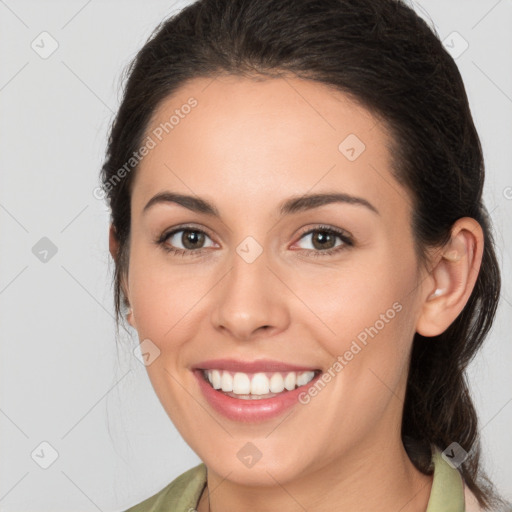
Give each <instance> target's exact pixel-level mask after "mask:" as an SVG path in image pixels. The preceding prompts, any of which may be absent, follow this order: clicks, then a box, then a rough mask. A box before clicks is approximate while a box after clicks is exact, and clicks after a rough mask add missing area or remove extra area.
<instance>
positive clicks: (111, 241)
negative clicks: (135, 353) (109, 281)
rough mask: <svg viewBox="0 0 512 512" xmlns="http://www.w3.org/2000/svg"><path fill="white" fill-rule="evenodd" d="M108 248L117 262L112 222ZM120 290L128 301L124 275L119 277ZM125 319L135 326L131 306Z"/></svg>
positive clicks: (117, 243)
mask: <svg viewBox="0 0 512 512" xmlns="http://www.w3.org/2000/svg"><path fill="white" fill-rule="evenodd" d="M108 249H109V251H110V254H111V256H112V258H113V260H114V261H115V262H116V265H117V264H118V263H117V262H118V256H119V239H118V238H117V234H116V230H115V228H114V225H113V224H110V230H109V234H108ZM121 290H122V292H123V295H124V296H125V297H126V300H127V301H128V302H129V299H128V297H129V295H128V286H127V283H126V282H125V279H124V276H122V277H121ZM126 320H127V321H128V323H129V324H130V325H131V326H132V327H134V328H135V319H134V317H133V310H132V308H131V307H129V309H128V313H127V314H126Z"/></svg>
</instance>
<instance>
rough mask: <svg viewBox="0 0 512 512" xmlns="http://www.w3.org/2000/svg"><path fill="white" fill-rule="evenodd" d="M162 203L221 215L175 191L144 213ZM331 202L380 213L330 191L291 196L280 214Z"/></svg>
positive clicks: (156, 200) (362, 201)
mask: <svg viewBox="0 0 512 512" xmlns="http://www.w3.org/2000/svg"><path fill="white" fill-rule="evenodd" d="M160 203H174V204H178V205H181V206H183V207H184V208H187V209H188V210H191V211H193V212H197V213H203V214H205V215H210V216H213V217H219V218H220V213H219V210H218V209H217V208H216V207H215V205H214V204H212V203H210V202H208V201H206V200H205V199H201V198H200V197H195V196H189V195H185V194H177V193H175V192H169V191H164V192H160V193H158V194H156V195H155V196H153V197H152V198H151V199H150V200H149V201H148V203H147V204H146V206H144V208H143V210H142V213H143V214H144V213H145V212H147V211H148V210H149V209H150V208H151V207H152V206H154V205H156V204H160ZM331 203H345V204H351V205H356V206H364V207H366V208H367V209H368V210H370V211H372V212H374V213H376V214H377V215H380V213H379V211H378V210H377V208H375V206H373V205H372V204H371V203H370V202H369V201H367V200H366V199H363V198H362V197H357V196H352V195H349V194H344V193H328V194H325V193H324V194H305V195H301V196H294V197H290V198H289V199H287V200H285V201H284V202H282V203H281V204H280V207H279V213H280V216H284V215H290V214H294V213H298V212H302V211H305V210H312V209H314V208H319V207H320V206H324V205H327V204H331Z"/></svg>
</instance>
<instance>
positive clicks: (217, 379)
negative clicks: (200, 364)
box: [208, 370, 222, 389]
mask: <svg viewBox="0 0 512 512" xmlns="http://www.w3.org/2000/svg"><path fill="white" fill-rule="evenodd" d="M210 373H211V381H210V382H211V383H212V386H213V389H220V388H221V387H222V377H221V375H220V372H219V370H212V372H208V374H209V375H208V378H210Z"/></svg>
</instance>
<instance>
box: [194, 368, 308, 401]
mask: <svg viewBox="0 0 512 512" xmlns="http://www.w3.org/2000/svg"><path fill="white" fill-rule="evenodd" d="M203 373H204V375H205V376H206V378H207V379H208V381H209V382H210V384H211V385H212V387H213V388H214V389H222V391H224V392H226V393H229V392H232V393H234V394H236V395H244V396H245V395H257V396H262V395H267V394H269V393H281V392H282V391H284V390H285V389H287V390H288V391H292V390H293V389H295V388H296V387H299V386H304V385H306V384H307V383H308V382H310V381H311V380H313V377H314V376H315V372H314V371H305V372H287V373H280V372H275V373H264V372H258V373H243V372H236V373H234V374H232V373H230V372H229V371H225V370H204V371H203Z"/></svg>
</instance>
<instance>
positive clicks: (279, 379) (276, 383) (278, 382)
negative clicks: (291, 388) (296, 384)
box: [270, 373, 284, 393]
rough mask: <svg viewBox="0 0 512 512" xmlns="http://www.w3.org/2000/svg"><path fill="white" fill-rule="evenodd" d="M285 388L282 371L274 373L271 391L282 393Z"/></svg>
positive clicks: (271, 380) (271, 378)
mask: <svg viewBox="0 0 512 512" xmlns="http://www.w3.org/2000/svg"><path fill="white" fill-rule="evenodd" d="M283 390H284V379H283V376H282V375H281V374H280V373H274V375H272V377H270V391H272V393H281V391H283Z"/></svg>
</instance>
